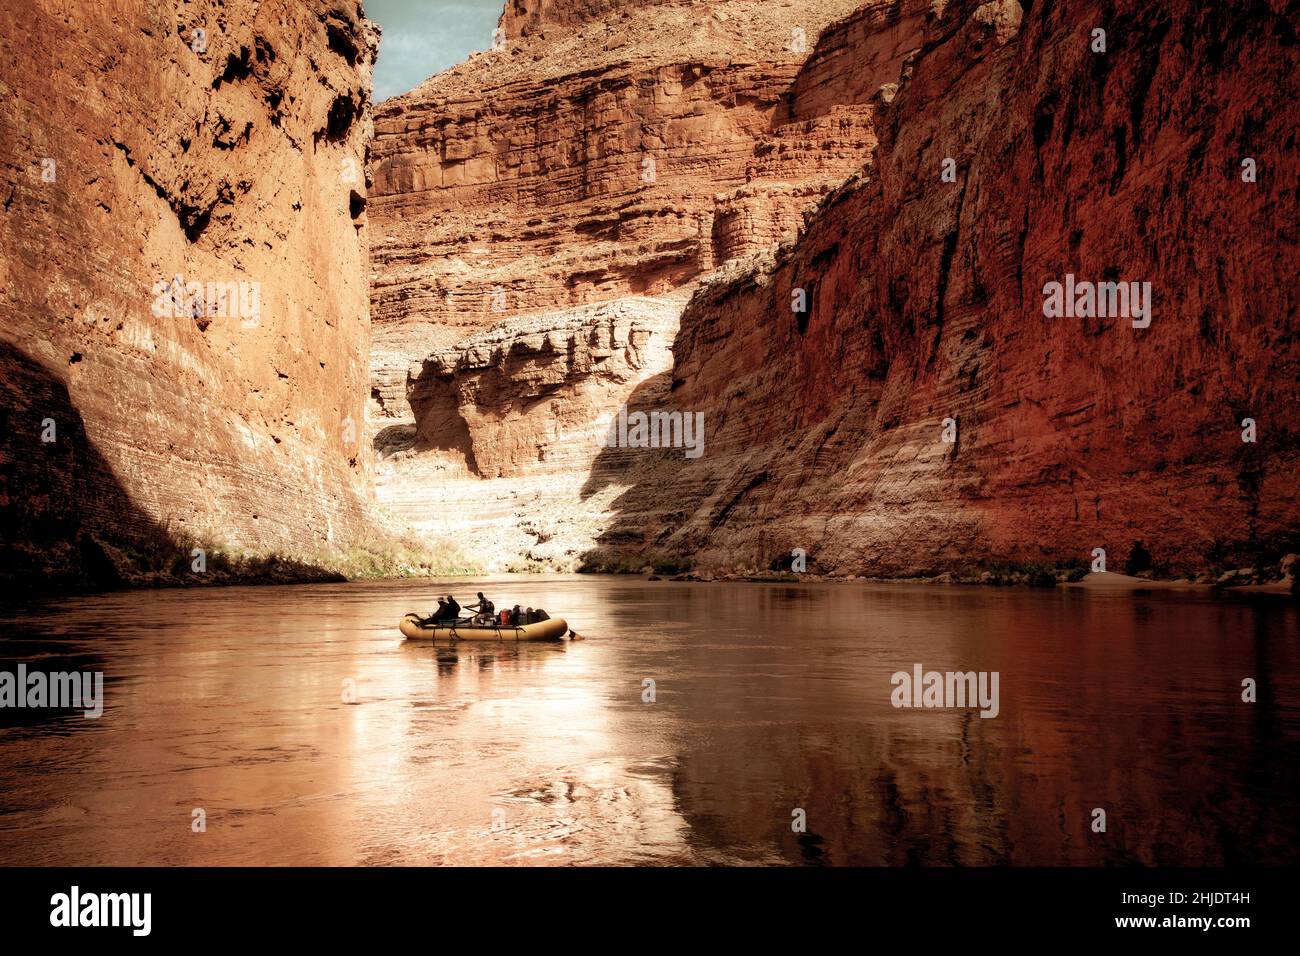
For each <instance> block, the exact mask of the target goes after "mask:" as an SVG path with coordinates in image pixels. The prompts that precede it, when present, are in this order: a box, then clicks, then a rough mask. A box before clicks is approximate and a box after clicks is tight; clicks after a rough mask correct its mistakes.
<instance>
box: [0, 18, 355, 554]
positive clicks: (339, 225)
mask: <svg viewBox="0 0 1300 956" xmlns="http://www.w3.org/2000/svg"><path fill="white" fill-rule="evenodd" d="M376 40H377V31H376V30H375V29H374V28H373V27H372V26H371V25H370V24H368V22H367V21H365V20H364V19H363V16H362V12H361V8H360V5H359V4H358V3H355V2H344V0H338V2H326V0H319V2H310V3H302V2H298V0H266V2H260V3H258V2H253V0H228V2H224V3H222V2H217V0H170V2H153V0H150V2H146V0H113V2H111V3H99V4H86V3H73V2H63V0H36V2H30V3H22V4H5V5H4V9H3V12H0V59H2V60H3V66H0V70H2V71H3V78H2V81H0V85H2V88H3V94H4V100H5V106H4V109H3V110H2V111H0V290H2V291H0V350H2V351H3V368H0V386H2V387H3V389H4V393H5V394H4V404H3V418H4V421H3V429H2V436H0V442H3V445H2V446H0V465H2V466H3V467H0V482H2V483H3V484H0V551H3V563H4V565H5V570H6V572H7V573H11V574H19V575H27V574H37V573H46V574H50V575H54V576H55V577H59V578H64V577H66V578H69V579H78V578H81V579H92V580H103V579H104V578H105V577H106V576H107V577H111V576H112V574H113V571H114V568H116V570H117V571H119V572H121V571H130V570H131V569H132V568H133V567H134V568H137V569H139V568H153V569H162V570H166V569H167V568H169V567H170V566H171V565H172V564H173V563H175V561H176V555H175V554H173V553H172V551H173V549H181V548H184V549H185V552H184V555H183V560H182V561H181V562H180V564H181V565H182V566H184V567H186V568H187V569H188V565H189V554H188V545H190V544H200V543H203V544H217V545H224V546H227V547H230V548H237V549H250V550H259V551H275V552H278V553H283V554H286V555H297V556H304V557H305V556H310V555H311V554H313V553H315V552H324V551H328V550H330V549H335V548H338V547H343V546H345V545H346V544H347V542H348V541H349V539H350V538H351V537H353V536H354V535H356V534H358V533H360V531H361V528H362V525H363V522H364V518H363V512H364V510H365V501H366V499H367V497H368V496H369V473H368V468H369V466H368V461H369V457H368V453H367V448H366V446H365V445H364V444H363V442H362V438H363V432H364V423H363V418H364V414H365V406H364V396H365V393H366V383H367V375H368V371H367V362H366V353H367V346H368V299H367V283H366V272H365V270H366V262H367V239H366V225H365V198H364V197H365V192H366V188H365V182H364V179H365V162H366V142H367V139H368V136H369V130H368V126H369V122H370V120H369V92H368V91H369V74H370V68H371V64H372V61H373V56H374V52H375V46H376ZM160 283H166V284H167V285H165V286H163V287H162V288H163V291H161V292H160V286H159V284H160ZM236 301H237V302H238V303H239V305H235V304H234V303H235V302H236ZM47 421H48V422H49V423H52V426H53V430H52V431H51V430H50V428H49V426H48V425H47V424H45V423H46V422H47ZM43 438H48V439H51V440H48V441H43V440H42V439H43Z"/></svg>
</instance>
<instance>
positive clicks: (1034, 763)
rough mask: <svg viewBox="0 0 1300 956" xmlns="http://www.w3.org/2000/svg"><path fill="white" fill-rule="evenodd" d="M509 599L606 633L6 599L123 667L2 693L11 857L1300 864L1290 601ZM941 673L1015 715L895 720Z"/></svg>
mask: <svg viewBox="0 0 1300 956" xmlns="http://www.w3.org/2000/svg"><path fill="white" fill-rule="evenodd" d="M479 587H483V588H484V590H486V591H488V594H489V596H490V597H493V598H494V599H495V600H496V601H497V604H498V605H503V604H506V603H507V601H508V602H509V603H514V602H515V601H518V602H519V603H521V604H524V605H529V604H532V605H537V604H540V605H542V606H545V607H546V608H547V609H548V610H550V611H551V613H552V614H554V615H556V616H563V617H565V618H567V619H568V621H569V623H570V625H571V626H572V627H574V628H575V629H577V630H578V631H579V632H580V633H582V634H583V636H584V637H586V638H587V639H586V640H583V641H580V642H574V643H565V644H560V645H494V644H464V643H462V644H460V645H457V646H454V647H451V646H437V647H435V646H431V645H429V644H423V645H420V644H412V643H404V642H403V641H402V640H401V639H400V636H399V635H398V633H397V630H396V624H397V621H398V619H399V618H400V617H401V615H402V614H403V613H404V612H405V611H407V610H410V609H412V608H428V606H429V605H430V604H431V601H430V600H429V596H430V595H431V594H432V593H433V592H434V591H435V588H433V587H432V586H430V585H428V584H426V583H424V582H420V583H415V584H412V583H406V582H401V583H398V582H394V583H379V584H344V585H321V586H300V587H266V588H229V589H211V590H185V591H162V592H137V593H130V594H113V595H107V596H97V597H88V598H77V599H69V600H64V601H60V602H57V603H53V604H46V605H42V606H40V607H39V608H28V609H22V610H18V611H14V610H12V609H10V610H9V611H6V612H4V614H5V616H4V618H3V619H0V628H2V629H3V630H2V631H0V635H2V636H0V659H2V660H3V661H4V669H9V670H12V669H13V667H14V664H15V662H17V661H19V660H23V661H26V662H27V663H28V666H29V668H30V667H40V668H43V669H48V670H65V669H70V668H76V669H94V670H102V671H103V672H104V674H105V679H106V688H105V693H106V704H105V710H104V714H103V716H102V718H100V719H98V720H88V719H85V718H83V717H81V716H80V715H79V714H77V715H63V714H57V715H50V714H39V715H38V714H35V713H34V712H31V711H12V710H10V711H0V863H5V864H78V865H80V864H196V865H197V864H438V863H452V864H557V865H559V864H581V863H619V864H624V863H626V864H636V863H642V864H677V863H688V864H723V863H725V864H735V863H742V864H750V863H768V864H771V863H777V864H780V863H794V864H847V863H853V864H905V863H925V864H968V865H969V864H997V863H1022V864H1056V863H1061V864H1094V863H1128V862H1136V863H1146V864H1155V863H1165V864H1168V863H1188V864H1201V863H1209V864H1217V863H1234V862H1254V861H1258V862H1268V863H1294V862H1297V861H1298V860H1300V853H1297V821H1300V770H1298V768H1300V760H1298V759H1297V758H1300V663H1298V661H1300V657H1298V655H1297V651H1298V650H1300V628H1298V626H1297V614H1296V608H1295V605H1294V604H1292V603H1291V602H1289V601H1287V600H1284V599H1263V600H1253V601H1247V600H1244V599H1227V598H1214V597H1210V596H1204V595H1191V596H1189V595H1187V594H1177V595H1172V594H1162V593H1152V594H1148V595H1141V594H1139V595H1103V594H1095V593H1084V592H1079V591H1069V590H1061V589H1058V590H1050V591H1035V590H1027V589H1026V590H1021V589H989V588H960V587H933V586H876V585H858V584H836V585H816V584H812V585H805V586H797V587H795V586H784V585H771V584H678V583H671V582H648V581H642V580H639V579H629V578H603V577H564V578H538V577H522V578H514V579H509V580H500V579H499V580H496V581H495V582H493V583H492V584H491V585H490V586H489V585H483V584H478V583H476V582H469V583H465V582H458V583H456V584H455V585H454V586H453V587H452V590H453V592H454V593H455V594H456V595H457V597H458V598H459V599H460V600H461V601H462V603H465V601H466V598H467V597H468V596H469V595H470V594H471V593H472V592H473V591H475V590H478V589H479ZM915 663H920V664H922V665H924V667H925V668H926V669H927V670H929V669H934V670H940V671H947V670H986V671H994V670H996V671H999V672H1000V674H1001V681H1000V697H1001V701H1000V703H1001V712H1000V713H999V715H998V716H997V717H996V718H993V719H981V718H980V717H979V716H978V714H977V712H975V711H973V710H902V709H894V708H893V707H892V706H891V703H890V692H891V690H892V688H891V684H890V675H891V674H892V673H893V672H895V671H898V670H907V671H910V670H911V668H912V665H913V664H915ZM1247 677H1250V678H1254V679H1255V680H1256V681H1257V682H1258V698H1259V699H1258V702H1257V703H1254V704H1247V703H1243V702H1242V700H1241V682H1242V680H1243V678H1247ZM646 680H653V681H654V682H655V683H654V691H655V700H654V702H653V703H646V702H644V701H643V699H642V698H643V693H644V690H643V687H644V684H643V682H644V681H646ZM346 681H351V682H353V685H354V686H355V689H356V703H352V704H348V703H344V702H343V690H344V686H345V682H346ZM1097 807H1100V808H1103V809H1105V811H1106V814H1107V831H1106V832H1105V833H1093V832H1092V830H1091V827H1090V823H1091V821H1092V818H1093V817H1092V811H1093V809H1094V808H1097ZM195 808H202V809H203V810H204V812H205V813H206V819H207V830H206V832H203V833H195V832H192V829H191V819H192V812H193V810H194V809H195ZM800 809H801V810H803V811H804V813H805V814H806V819H807V832H804V833H796V832H793V830H792V826H791V824H792V820H793V819H794V818H793V816H792V814H793V813H794V812H795V811H796V810H800Z"/></svg>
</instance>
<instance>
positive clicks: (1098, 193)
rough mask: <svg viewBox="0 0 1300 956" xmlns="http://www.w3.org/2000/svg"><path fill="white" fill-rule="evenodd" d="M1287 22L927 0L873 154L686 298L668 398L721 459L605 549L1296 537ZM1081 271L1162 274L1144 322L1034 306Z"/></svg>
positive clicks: (671, 485)
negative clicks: (863, 167)
mask: <svg viewBox="0 0 1300 956" xmlns="http://www.w3.org/2000/svg"><path fill="white" fill-rule="evenodd" d="M1296 10H1297V8H1296V5H1295V4H1294V3H1292V4H1286V3H1277V2H1275V3H1272V4H1267V3H1253V4H1250V3H1243V4H1233V5H1228V6H1220V7H1215V8H1212V9H1209V8H1206V9H1201V8H1200V7H1193V6H1188V7H1186V8H1183V9H1178V10H1171V9H1170V8H1168V7H1165V6H1163V5H1155V6H1153V5H1149V4H1143V3H1137V2H1132V3H1117V4H1114V5H1112V7H1111V8H1110V9H1109V10H1108V11H1106V12H1105V13H1104V14H1103V13H1102V12H1099V11H1098V10H1097V9H1096V8H1095V6H1094V5H1092V4H1089V3H1083V2H1077V3H1068V2H1066V3H1060V2H1058V3H1054V4H1048V3H1038V4H1033V5H1030V4H1025V5H1023V6H1022V5H1020V4H1018V3H1016V2H1014V0H1001V2H993V3H983V4H980V3H975V2H960V3H959V2H953V3H948V4H944V5H935V6H934V10H933V15H932V16H930V17H929V18H927V21H926V26H925V33H924V36H923V38H922V39H921V40H920V41H919V42H918V43H917V44H916V46H917V48H918V50H919V51H920V52H918V54H917V55H916V56H915V57H910V58H908V59H907V60H905V61H904V63H903V72H902V75H901V76H900V77H899V81H900V85H899V87H898V88H897V89H896V90H893V89H891V90H887V91H886V92H887V93H888V95H889V98H890V99H891V100H892V104H891V106H890V107H889V108H888V109H887V110H885V111H884V113H883V114H882V122H881V125H880V138H881V143H880V147H879V149H878V150H877V154H876V158H875V163H874V165H873V167H872V168H870V169H869V170H867V171H866V172H865V173H864V175H863V176H862V177H861V178H860V179H858V180H855V181H854V182H852V183H850V184H848V185H846V186H845V187H844V188H842V189H840V190H839V191H837V192H836V193H835V194H834V195H832V196H830V197H828V198H827V200H826V201H824V202H823V204H822V206H821V208H820V209H819V210H818V212H817V214H816V216H815V217H813V219H812V220H811V224H810V227H809V229H808V230H807V232H806V234H805V235H803V236H802V237H801V238H800V240H799V242H798V243H797V244H796V245H794V246H792V247H788V248H786V249H784V250H782V253H781V254H780V256H779V257H778V258H777V260H776V261H775V263H774V264H773V265H772V266H770V267H767V268H759V269H755V270H753V271H751V272H750V273H748V274H746V275H744V276H743V277H740V278H737V279H733V280H728V281H720V282H717V283H715V284H712V285H710V286H709V287H707V288H705V289H704V290H702V291H701V292H700V293H699V294H698V295H697V296H696V298H695V299H694V300H693V301H692V303H691V305H690V306H689V307H688V309H687V310H686V313H685V314H684V316H683V320H682V330H681V334H680V336H679V338H678V340H677V342H676V345H675V358H676V363H675V367H674V369H673V372H672V386H673V392H672V401H673V402H674V403H675V404H677V405H678V406H679V407H684V408H691V409H701V410H703V411H704V412H705V415H706V419H707V420H708V422H709V425H710V427H709V431H708V441H709V451H708V454H707V455H705V456H704V457H703V458H701V459H699V460H698V461H695V462H689V461H682V460H673V461H667V460H665V461H661V462H659V464H658V467H657V468H656V469H655V471H654V473H653V475H651V476H649V477H647V478H646V479H643V480H642V481H641V482H639V483H638V484H637V486H636V487H635V488H633V489H631V490H630V491H628V492H627V493H625V494H624V495H623V496H622V497H621V498H620V499H619V500H618V501H617V502H616V503H615V504H616V507H619V508H621V509H623V515H622V517H621V518H620V519H619V520H618V521H616V522H615V523H614V524H613V525H612V527H611V528H610V530H609V531H608V532H607V538H606V545H605V548H604V549H603V550H604V551H605V552H606V553H615V554H617V553H620V552H624V551H626V550H627V549H629V548H641V549H658V550H663V551H666V552H670V553H677V554H683V555H692V556H694V557H695V558H696V560H698V561H699V562H701V563H702V564H705V565H708V564H716V563H723V562H727V563H730V562H734V561H736V560H737V559H738V558H739V559H740V560H742V561H744V562H745V563H752V564H760V565H768V564H770V563H776V562H781V561H782V560H785V561H787V562H788V560H789V558H788V556H789V555H790V553H791V550H792V549H793V548H804V549H806V550H807V552H808V555H809V567H810V568H814V569H821V570H827V571H831V572H838V573H856V572H862V571H867V572H879V573H904V574H913V573H924V572H927V571H941V570H950V569H956V568H962V567H967V568H968V567H970V566H972V565H978V564H980V563H995V562H1003V561H1051V562H1064V561H1071V560H1073V561H1081V560H1088V559H1089V558H1090V555H1091V553H1092V550H1093V549H1094V548H1103V549H1105V550H1106V551H1107V553H1108V555H1109V559H1110V562H1111V563H1110V568H1111V569H1112V570H1116V569H1119V568H1120V567H1121V564H1122V562H1123V560H1124V559H1125V558H1126V557H1127V556H1128V555H1129V554H1130V551H1131V550H1138V549H1135V548H1134V544H1135V542H1141V543H1142V545H1143V548H1142V549H1141V550H1140V551H1139V553H1141V551H1149V553H1150V555H1151V558H1152V563H1153V565H1154V566H1155V567H1156V568H1157V569H1159V570H1164V571H1167V572H1171V573H1177V572H1194V571H1198V570H1203V569H1206V568H1208V567H1213V566H1214V565H1216V564H1218V563H1220V562H1252V561H1254V560H1256V559H1259V558H1261V557H1263V558H1265V559H1267V558H1276V556H1277V555H1278V554H1279V553H1282V552H1285V551H1287V550H1295V547H1296V543H1297V538H1298V536H1300V501H1298V500H1297V487H1296V482H1295V480H1294V476H1295V475H1296V474H1297V465H1300V449H1298V443H1297V437H1298V436H1300V428H1298V423H1297V421H1296V417H1295V414H1294V410H1295V409H1296V408H1297V407H1300V404H1298V402H1297V399H1300V395H1298V394H1297V376H1296V369H1297V367H1300V344H1298V342H1297V336H1296V330H1297V315H1296V299H1295V295H1294V289H1293V284H1294V276H1295V275H1296V274H1297V266H1300V252H1298V251H1297V241H1296V240H1297V235H1296V228H1295V223H1296V213H1297V202H1298V198H1300V195H1298V194H1297V191H1296V189H1295V183H1296V181H1297V171H1298V167H1297V158H1296V152H1295V150H1294V149H1293V148H1292V147H1293V144H1294V143H1295V142H1296V140H1297V133H1298V127H1300V116H1298V115H1297V113H1296V111H1295V110H1294V109H1291V108H1290V106H1289V104H1290V103H1291V102H1293V101H1294V98H1295V94H1296V88H1297V85H1298V83H1300V81H1298V79H1297V78H1298V77H1300V71H1297V66H1300V62H1298V59H1300V58H1298V51H1297V45H1296V36H1295V31H1294V27H1295V22H1296V20H1295V14H1296ZM1096 29H1103V30H1105V44H1106V46H1105V51H1104V52H1101V50H1100V49H1094V47H1095V46H1096V45H1097V44H1098V38H1097V36H1096V35H1095V34H1094V33H1093V31H1094V30H1096ZM880 39H881V35H880V34H876V33H872V32H869V31H868V32H866V33H862V34H860V39H858V40H856V41H854V42H856V43H857V45H858V47H859V49H860V50H861V55H860V56H858V57H856V58H855V59H856V61H857V62H858V63H862V62H866V61H869V60H870V59H871V58H872V56H873V55H876V54H877V52H878V43H879V42H880ZM883 39H884V42H886V43H890V44H892V38H890V37H889V36H888V35H887V34H886V35H885V36H884V38H883ZM816 63H817V60H816V59H814V61H813V63H812V64H810V66H811V65H815V64H816ZM857 72H858V75H859V76H861V77H862V78H863V79H864V80H865V81H866V84H867V86H866V87H859V88H858V90H857V94H856V95H862V94H865V93H866V90H867V87H869V86H870V85H871V84H873V83H875V82H876V81H877V79H878V77H876V76H871V75H870V74H867V73H863V72H861V71H857ZM857 82H858V80H857V78H856V77H854V76H843V75H842V76H841V78H840V79H839V80H837V81H836V82H835V83H833V84H831V86H832V88H838V89H844V90H848V91H852V90H853V89H854V87H855V85H856V84H857ZM949 158H951V159H952V160H953V161H954V162H953V163H952V164H946V163H945V161H946V160H947V159H949ZM945 165H947V168H948V169H950V170H953V171H955V175H954V176H952V177H951V179H952V181H951V182H949V181H945V178H944V177H943V176H942V172H943V170H944V169H945ZM1067 275H1068V276H1071V277H1073V279H1067ZM1076 279H1077V280H1078V281H1079V282H1080V283H1082V282H1085V281H1088V282H1116V281H1124V282H1129V281H1134V282H1149V283H1151V286H1150V289H1151V298H1152V306H1151V310H1150V314H1149V319H1150V322H1149V325H1146V324H1145V322H1146V319H1145V318H1142V317H1138V318H1136V319H1134V318H1131V317H1130V316H1128V315H1120V316H1114V315H1112V316H1111V317H1088V316H1086V315H1084V316H1081V317H1066V316H1059V317H1048V316H1047V315H1045V311H1044V309H1045V300H1046V299H1047V298H1048V296H1047V294H1046V293H1048V292H1049V289H1050V286H1049V283H1052V282H1060V283H1066V282H1071V281H1074V280H1076ZM1139 288H1140V287H1139ZM797 289H804V290H806V292H807V294H808V296H809V308H808V310H807V311H806V312H804V313H802V314H796V313H793V312H792V310H791V302H792V296H793V295H794V292H795V290H797ZM1080 304H1082V300H1080ZM1072 314H1074V315H1079V314H1080V313H1076V312H1072ZM945 419H950V420H951V422H952V423H955V431H954V430H953V429H952V428H949V429H948V431H947V434H945V421H944V420H945ZM1245 419H1252V420H1253V422H1254V427H1255V429H1257V437H1256V440H1255V441H1253V442H1250V441H1243V434H1244V433H1247V434H1248V432H1247V429H1248V428H1249V425H1248V423H1245ZM945 437H955V439H956V440H955V441H954V442H947V441H945V440H944V439H945ZM596 484H597V486H599V484H600V482H597V483H596ZM678 515H681V516H682V517H681V518H680V519H679V518H677V517H676V516H678Z"/></svg>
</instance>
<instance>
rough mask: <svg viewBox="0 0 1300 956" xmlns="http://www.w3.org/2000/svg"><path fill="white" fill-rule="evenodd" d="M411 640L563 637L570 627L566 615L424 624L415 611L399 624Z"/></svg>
mask: <svg viewBox="0 0 1300 956" xmlns="http://www.w3.org/2000/svg"><path fill="white" fill-rule="evenodd" d="M398 629H399V630H400V631H401V632H402V635H403V636H404V637H405V638H406V639H407V640H411V641H560V640H563V639H564V635H565V634H567V633H568V631H569V625H568V624H566V623H565V622H564V618H562V617H552V618H548V619H547V620H545V621H538V622H537V623H535V624H520V625H518V626H511V625H509V624H486V625H483V624H475V625H469V624H461V625H457V626H456V627H448V626H446V625H440V626H438V627H434V626H433V625H429V626H428V627H425V626H423V625H422V624H420V615H418V614H416V613H414V612H412V613H410V614H408V615H406V617H404V618H402V623H401V624H399V625H398Z"/></svg>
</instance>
